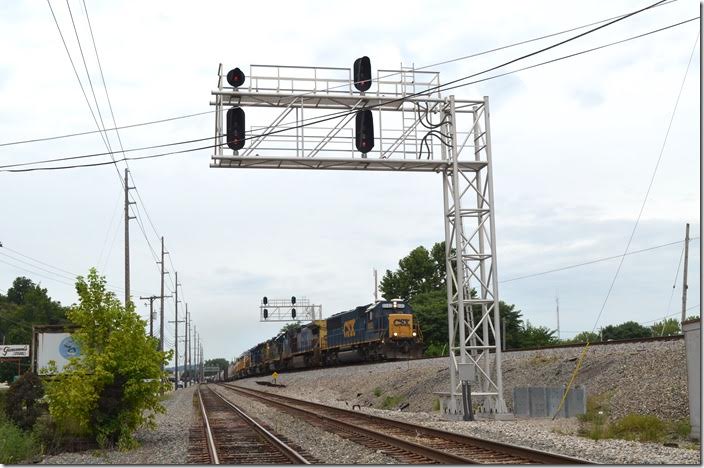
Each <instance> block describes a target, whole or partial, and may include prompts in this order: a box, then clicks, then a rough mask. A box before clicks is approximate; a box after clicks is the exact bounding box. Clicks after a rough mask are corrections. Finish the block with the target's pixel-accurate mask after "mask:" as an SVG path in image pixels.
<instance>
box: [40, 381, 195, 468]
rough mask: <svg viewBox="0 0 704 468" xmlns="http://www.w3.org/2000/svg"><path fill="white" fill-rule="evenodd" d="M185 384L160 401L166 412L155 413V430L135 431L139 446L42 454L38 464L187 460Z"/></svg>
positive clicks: (189, 406)
mask: <svg viewBox="0 0 704 468" xmlns="http://www.w3.org/2000/svg"><path fill="white" fill-rule="evenodd" d="M194 389H195V387H188V388H185V389H181V390H178V391H176V392H170V393H168V394H167V396H166V400H165V401H164V402H163V405H164V407H165V408H166V413H165V414H157V415H156V424H157V428H156V430H154V431H150V430H146V429H140V430H139V431H137V433H136V434H135V438H136V439H137V440H138V441H139V443H140V447H138V448H136V449H134V450H129V451H120V450H116V449H112V450H89V451H84V452H73V453H61V454H58V455H52V456H48V457H45V458H44V460H42V462H41V463H46V464H59V465H99V464H117V465H134V464H138V465H171V464H178V465H180V464H184V463H186V451H187V450H188V428H189V427H190V425H191V421H192V419H193V413H192V411H193V390H194Z"/></svg>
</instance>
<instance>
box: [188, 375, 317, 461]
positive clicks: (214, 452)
mask: <svg viewBox="0 0 704 468" xmlns="http://www.w3.org/2000/svg"><path fill="white" fill-rule="evenodd" d="M195 399H197V405H198V407H199V409H200V411H199V413H198V418H199V422H200V424H196V425H195V427H192V428H191V431H190V435H189V447H188V457H187V462H188V463H195V464H199V465H204V464H215V465H217V464H248V465H252V464H256V465H259V464H277V465H281V464H311V461H315V460H312V457H310V456H309V455H308V454H306V453H305V452H303V451H302V450H300V448H298V447H292V446H291V445H290V444H288V443H287V442H286V441H285V439H283V438H282V437H281V436H277V435H275V434H273V433H272V432H271V431H269V430H267V429H266V428H265V427H264V426H262V425H261V424H259V423H257V422H256V421H254V420H253V419H252V418H250V417H249V416H247V415H246V414H245V413H244V412H243V411H242V410H241V409H240V408H238V407H237V406H236V405H234V404H232V403H231V402H229V401H228V400H226V399H225V398H223V397H222V396H220V395H218V394H217V393H216V392H214V391H213V390H212V389H211V388H209V387H208V386H205V387H201V386H199V387H198V388H197V389H196V392H195V395H194V400H195Z"/></svg>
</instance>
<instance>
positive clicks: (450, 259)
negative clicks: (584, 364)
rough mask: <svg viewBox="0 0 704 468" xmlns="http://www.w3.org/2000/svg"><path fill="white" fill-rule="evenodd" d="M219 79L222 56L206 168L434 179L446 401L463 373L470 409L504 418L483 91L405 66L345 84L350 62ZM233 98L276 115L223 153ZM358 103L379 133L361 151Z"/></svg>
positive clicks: (266, 68)
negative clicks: (476, 96)
mask: <svg viewBox="0 0 704 468" xmlns="http://www.w3.org/2000/svg"><path fill="white" fill-rule="evenodd" d="M223 79H224V73H223V67H222V64H221V65H220V67H219V69H218V81H217V89H215V90H213V91H212V92H211V94H212V95H213V96H214V100H212V101H211V102H210V104H211V105H213V106H215V109H216V112H215V151H214V154H213V156H212V161H211V165H210V167H213V168H229V169H234V168H256V169H307V170H311V169H327V170H356V171H360V170H363V171H397V172H432V173H438V174H440V175H441V177H442V189H443V204H444V207H443V219H444V226H445V247H446V252H445V253H446V270H447V271H446V285H447V299H448V330H449V332H450V338H449V349H450V358H449V367H450V388H449V392H447V393H446V395H445V396H446V398H447V401H446V403H447V405H446V408H447V411H448V412H449V413H452V414H460V413H461V412H462V405H461V400H460V399H461V396H462V393H461V384H462V381H463V380H464V381H467V382H469V384H470V387H471V398H472V402H473V403H478V404H479V408H480V411H479V414H482V413H483V414H485V415H503V414H505V413H506V412H507V409H506V405H505V402H504V398H503V381H502V372H501V330H500V327H499V323H500V319H499V295H498V277H497V263H496V231H495V223H494V202H493V199H494V193H493V182H492V165H491V133H490V125H489V121H490V119H489V99H488V97H486V96H485V97H484V98H483V99H481V100H467V99H456V98H455V97H454V96H447V97H445V96H442V95H441V93H440V92H439V91H438V90H437V89H438V88H437V87H438V86H440V77H439V73H437V72H431V71H426V70H418V69H415V68H410V69H409V68H404V67H403V66H402V67H401V69H400V70H378V71H377V75H376V78H375V80H374V86H373V87H372V89H370V90H368V91H367V92H366V93H359V92H357V91H356V90H355V89H354V87H353V80H352V70H351V69H349V68H332V67H292V66H280V65H251V66H250V68H249V74H248V75H247V81H246V83H245V84H244V85H243V86H242V87H240V88H236V89H235V88H232V87H227V86H224V85H223ZM409 79H410V80H411V81H412V82H409ZM231 106H240V107H242V108H244V109H245V110H246V111H247V112H249V114H248V117H247V121H248V122H251V120H252V117H253V116H254V114H255V113H256V118H257V119H259V118H261V120H262V121H264V118H263V116H264V115H266V113H267V111H268V113H269V115H271V113H272V111H273V112H274V115H273V117H270V121H269V123H268V124H267V125H256V126H255V125H251V126H250V129H249V133H248V135H247V142H246V145H245V148H244V149H242V150H241V151H239V152H237V151H236V152H234V153H233V154H226V153H231V151H230V150H229V149H228V148H227V147H226V142H225V135H224V134H223V118H224V111H225V110H227V108H228V107H231ZM365 107H368V108H370V109H372V110H373V111H374V134H375V136H376V138H375V146H374V149H373V150H372V151H370V152H369V153H367V154H364V155H363V154H360V153H359V152H357V151H356V149H355V144H354V128H353V127H354V116H355V112H356V111H357V110H360V109H362V108H365ZM331 115H334V116H335V117H334V118H333V119H331V120H327V119H328V117H329V116H331ZM323 119H326V120H323ZM240 153H241V154H240Z"/></svg>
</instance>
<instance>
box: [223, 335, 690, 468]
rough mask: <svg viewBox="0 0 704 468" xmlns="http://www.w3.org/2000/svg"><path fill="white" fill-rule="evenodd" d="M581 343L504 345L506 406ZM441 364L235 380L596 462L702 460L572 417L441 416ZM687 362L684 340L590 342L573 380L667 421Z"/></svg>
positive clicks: (680, 409)
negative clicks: (516, 391)
mask: <svg viewBox="0 0 704 468" xmlns="http://www.w3.org/2000/svg"><path fill="white" fill-rule="evenodd" d="M581 351H582V350H581V349H580V348H567V349H564V348H563V349H556V350H542V351H521V352H512V353H505V354H504V359H503V361H502V366H503V369H504V397H505V399H506V402H507V404H508V405H509V407H510V406H511V404H512V398H511V396H512V393H513V388H514V387H518V386H530V385H533V386H538V385H549V386H562V385H564V384H565V383H566V382H567V380H568V378H569V376H570V375H571V372H572V371H573V370H574V362H575V360H574V358H576V357H577V356H578V355H579V353H580V352H581ZM447 366H448V361H447V358H439V359H428V360H417V361H403V362H400V361H396V362H384V363H379V364H372V365H366V366H348V367H338V368H325V369H315V370H311V371H306V372H292V373H280V374H279V378H278V382H279V383H282V384H285V385H286V387H285V388H271V387H264V386H261V385H257V384H256V381H257V380H266V379H267V378H266V377H257V378H250V379H243V380H240V381H237V382H236V384H237V385H242V386H245V387H251V388H256V389H258V390H265V391H269V392H274V393H281V394H283V395H287V396H291V397H294V398H300V399H304V400H310V401H316V402H319V403H323V404H328V405H332V406H338V407H341V408H347V409H351V407H352V406H353V405H356V404H359V405H360V406H361V407H362V411H364V412H368V413H371V414H377V415H380V416H384V417H389V418H398V419H402V420H406V421H409V422H413V423H416V424H423V425H427V426H430V427H434V428H437V429H442V430H447V431H452V432H458V433H462V434H466V435H472V436H477V437H481V438H486V439H490V440H495V441H497V442H505V443H513V444H518V445H522V446H525V447H530V448H534V449H536V450H544V451H548V452H554V453H560V454H564V455H568V456H572V457H576V458H582V459H585V460H588V461H592V462H596V463H607V464H652V463H659V464H701V453H700V450H692V449H686V448H676V447H665V446H663V445H661V444H654V443H640V442H632V441H624V440H614V439H608V440H598V441H594V440H591V439H587V438H583V437H579V436H577V435H576V434H577V432H578V429H579V422H578V421H577V420H576V419H575V418H570V419H558V420H555V421H552V420H546V419H518V420H513V421H475V422H463V421H447V420H445V419H443V418H442V417H441V416H440V415H439V413H438V412H435V411H433V400H434V399H435V397H434V396H433V393H432V392H434V391H447V388H448V387H449V374H448V370H447ZM685 366H686V364H685V359H684V343H683V341H682V340H678V341H669V342H645V343H628V344H619V345H611V346H594V347H591V348H590V349H589V352H588V354H587V357H586V359H585V361H584V364H583V370H582V371H581V372H580V374H579V376H578V377H577V381H576V383H577V384H579V385H584V387H585V389H586V391H587V394H588V395H607V396H608V401H609V408H610V414H611V416H612V417H613V418H618V417H621V416H623V415H626V414H629V413H638V414H653V415H656V416H658V417H660V418H661V419H666V420H677V419H684V418H688V417H689V408H688V404H687V377H686V367H685ZM663 395H667V397H666V398H663ZM390 399H391V401H395V402H399V401H400V402H402V403H408V405H409V406H408V407H407V408H406V410H404V411H403V412H401V411H395V410H386V409H382V407H384V403H385V402H386V406H387V407H389V404H388V402H389V400H390ZM396 405H398V403H396ZM395 407H396V406H391V407H390V408H391V409H393V408H395Z"/></svg>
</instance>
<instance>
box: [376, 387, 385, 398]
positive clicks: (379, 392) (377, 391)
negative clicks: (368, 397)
mask: <svg viewBox="0 0 704 468" xmlns="http://www.w3.org/2000/svg"><path fill="white" fill-rule="evenodd" d="M382 393H384V391H383V390H382V389H381V387H376V388H375V389H374V396H375V397H378V396H381V394H382Z"/></svg>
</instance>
